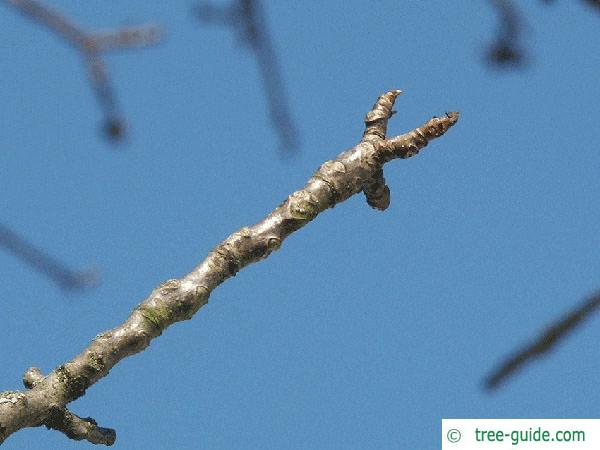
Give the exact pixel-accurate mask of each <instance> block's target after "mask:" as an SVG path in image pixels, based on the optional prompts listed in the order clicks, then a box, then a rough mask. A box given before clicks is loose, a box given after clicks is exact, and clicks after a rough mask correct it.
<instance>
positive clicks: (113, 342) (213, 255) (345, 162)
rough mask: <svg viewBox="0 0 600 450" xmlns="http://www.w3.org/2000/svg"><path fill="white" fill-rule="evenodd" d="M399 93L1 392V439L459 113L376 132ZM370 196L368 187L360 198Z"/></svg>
mask: <svg viewBox="0 0 600 450" xmlns="http://www.w3.org/2000/svg"><path fill="white" fill-rule="evenodd" d="M399 93H400V91H391V92H388V93H386V94H384V95H382V96H381V97H380V98H379V100H378V101H377V103H376V104H375V106H374V108H373V111H372V112H371V113H369V114H368V115H367V118H366V125H367V132H366V133H365V135H364V136H363V138H362V140H361V142H360V143H359V144H358V145H356V146H355V147H353V148H351V149H349V150H347V151H345V152H343V153H341V154H340V155H339V156H338V157H337V158H336V159H334V160H333V161H327V162H325V163H324V164H323V165H322V166H321V167H320V168H319V169H318V170H317V172H316V173H315V174H314V175H313V176H312V177H311V178H310V179H309V180H308V182H307V183H306V185H305V186H304V187H303V188H302V189H300V190H298V191H296V192H294V193H293V194H292V195H290V196H289V197H288V198H287V199H286V200H284V201H283V202H282V203H281V204H280V205H279V206H278V207H277V208H276V209H275V210H274V211H272V212H271V213H270V214H269V215H268V216H267V217H266V218H265V219H263V220H262V221H261V222H259V223H257V224H256V225H253V226H250V227H243V228H241V229H240V230H239V231H237V232H235V233H233V234H232V235H230V236H229V237H228V238H227V239H225V240H224V241H223V242H221V243H220V244H219V245H218V246H217V247H215V248H214V249H213V250H212V251H211V252H210V253H209V255H208V256H207V257H206V259H205V260H204V261H203V262H202V263H201V264H200V265H199V266H198V267H196V268H195V269H194V270H193V271H192V272H190V273H189V274H188V275H186V276H185V277H183V278H181V279H173V280H168V281H166V282H164V283H163V284H161V285H159V286H158V287H157V288H156V289H154V291H152V293H151V294H150V296H149V297H148V298H147V299H146V300H145V301H144V302H143V303H141V304H139V305H138V306H137V308H135V310H134V311H133V312H132V313H131V315H130V316H129V318H128V319H127V320H126V321H125V322H124V323H123V324H121V325H119V326H118V327H116V328H114V329H112V330H110V331H107V332H104V333H101V334H99V335H98V336H96V338H95V339H94V340H93V341H92V343H91V344H90V345H89V346H88V347H87V348H86V349H84V350H83V352H82V353H80V354H79V355H78V356H76V357H75V358H73V359H72V360H71V361H69V362H67V363H65V364H63V365H61V366H59V367H58V368H56V369H55V370H54V371H52V372H51V373H50V374H49V375H48V376H46V377H45V378H41V379H40V376H39V375H40V374H39V371H37V370H35V369H31V370H29V371H28V372H27V373H26V376H25V380H26V384H27V385H31V384H32V383H31V382H32V380H33V386H32V387H31V388H30V389H28V390H25V391H19V392H3V393H0V443H2V442H3V441H4V440H5V439H6V438H7V437H8V436H10V435H11V434H12V433H14V432H16V431H18V430H20V429H22V428H25V427H35V426H40V425H43V424H46V425H48V424H49V421H51V423H52V424H54V422H52V420H53V419H52V417H53V414H54V412H53V411H54V410H56V409H57V408H58V410H59V411H63V409H64V408H66V405H67V404H68V403H70V402H72V401H73V400H75V399H77V398H79V397H81V396H83V395H84V394H85V391H86V389H87V388H89V387H90V386H92V385H93V384H94V383H96V382H97V381H98V380H100V379H101V378H102V377H105V376H106V375H108V373H109V371H110V369H111V368H112V367H113V366H115V364H117V363H118V362H119V361H121V360H122V359H124V358H126V357H128V356H130V355H133V354H136V353H139V352H141V351H142V350H144V349H145V348H146V347H148V345H149V344H150V342H151V340H152V339H154V338H156V337H158V336H160V334H161V333H162V332H163V331H164V330H165V329H167V328H168V327H169V326H170V325H172V324H174V323H175V322H179V321H182V320H187V319H191V318H192V316H193V315H194V314H195V313H196V312H197V311H198V309H199V308H200V307H202V306H204V305H206V304H207V303H208V297H209V295H210V293H211V292H212V291H213V290H214V289H215V288H216V287H217V286H219V285H220V284H221V283H223V282H224V281H225V280H226V279H228V278H230V277H232V276H234V275H235V274H236V273H237V272H238V271H240V270H241V269H243V268H244V267H246V266H247V265H249V264H251V263H254V262H258V261H260V260H261V259H264V258H266V257H267V256H269V254H270V253H271V252H273V251H274V250H277V249H279V248H280V246H281V244H282V243H283V241H284V240H285V239H286V238H287V237H288V236H289V235H290V234H292V233H293V232H294V231H296V230H298V229H300V228H302V227H303V226H304V225H306V224H308V223H309V222H310V221H312V220H313V219H315V218H316V217H317V216H318V215H319V214H320V213H321V212H323V211H325V210H327V209H329V208H332V207H334V206H335V205H336V204H338V203H341V202H343V201H344V200H347V199H348V198H349V197H351V196H352V195H354V194H357V193H359V192H361V191H363V190H365V185H366V183H367V182H368V181H369V180H371V179H372V178H373V177H379V174H381V171H382V168H383V166H384V164H385V163H387V162H389V161H391V160H392V159H396V158H409V157H411V156H414V155H416V154H417V153H418V152H419V150H420V149H422V148H423V147H425V146H426V145H427V144H428V143H429V141H430V140H431V139H434V138H437V137H439V136H441V135H443V134H444V133H445V132H446V131H448V129H449V128H450V127H451V126H453V125H454V124H455V123H456V122H457V121H458V116H459V115H458V113H448V114H446V115H444V116H442V117H434V118H433V119H431V120H429V121H427V122H426V123H425V124H424V125H422V126H421V127H418V128H416V129H415V130H413V131H411V132H409V133H407V134H404V135H401V136H397V137H393V138H390V139H386V138H385V135H382V134H383V133H385V129H386V125H387V121H388V119H389V117H390V116H391V115H392V106H393V103H394V100H395V99H396V97H397V96H398V94H399ZM369 195H370V194H369V193H368V192H367V198H369ZM36 380H37V382H36ZM57 428H59V427H57ZM61 431H64V430H61ZM67 435H68V434H67Z"/></svg>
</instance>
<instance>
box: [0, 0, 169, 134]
mask: <svg viewBox="0 0 600 450" xmlns="http://www.w3.org/2000/svg"><path fill="white" fill-rule="evenodd" d="M4 1H5V2H6V3H8V4H9V5H11V6H13V7H14V8H16V9H17V10H19V11H20V12H21V13H22V14H23V15H25V16H26V17H28V18H30V19H32V20H34V21H35V22H37V23H40V24H42V25H45V26H46V27H47V28H49V29H50V30H51V31H53V32H54V33H56V34H57V35H58V36H59V37H61V38H62V39H63V40H65V41H66V42H67V43H68V44H70V45H72V46H73V47H74V48H75V49H76V50H77V51H78V52H79V53H80V54H81V56H82V58H83V60H84V62H85V65H86V67H87V69H88V74H89V78H90V82H91V84H92V88H93V90H94V94H95V95H96V97H97V99H98V103H99V104H100V107H101V108H102V112H103V114H104V117H105V124H104V129H105V132H106V135H107V136H108V137H109V138H111V139H120V138H122V137H123V135H124V133H125V121H124V120H123V118H122V113H121V112H120V108H119V106H118V102H117V100H116V97H115V94H114V89H113V87H112V84H111V82H110V78H109V76H108V72H107V70H106V65H105V63H104V60H103V59H102V54H103V53H106V52H107V51H110V50H123V49H129V48H139V47H146V46H149V45H154V44H156V43H157V42H158V41H159V40H160V39H161V37H162V32H161V30H160V29H159V28H158V27H157V26H155V25H145V26H139V27H128V28H123V29H120V30H114V31H102V32H94V31H86V30H84V29H83V28H81V27H80V26H79V25H77V24H75V23H73V22H71V21H70V20H69V19H67V18H66V17H64V16H63V15H62V14H60V13H59V12H57V11H54V10H53V9H51V8H48V7H47V6H45V5H43V4H42V3H41V2H38V1H36V0H4Z"/></svg>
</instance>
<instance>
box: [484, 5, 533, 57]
mask: <svg viewBox="0 0 600 450" xmlns="http://www.w3.org/2000/svg"><path fill="white" fill-rule="evenodd" d="M490 2H491V3H492V6H493V7H494V8H495V9H496V11H497V13H498V20H499V27H498V32H497V35H496V40H495V41H494V43H493V44H492V45H491V46H490V49H489V52H488V55H487V59H488V61H489V62H490V63H492V64H494V65H497V66H499V67H517V66H522V65H523V63H524V52H523V49H522V48H521V43H520V41H521V35H522V29H523V23H522V19H521V16H520V14H519V12H518V11H517V7H516V6H515V5H514V3H513V2H512V0H490Z"/></svg>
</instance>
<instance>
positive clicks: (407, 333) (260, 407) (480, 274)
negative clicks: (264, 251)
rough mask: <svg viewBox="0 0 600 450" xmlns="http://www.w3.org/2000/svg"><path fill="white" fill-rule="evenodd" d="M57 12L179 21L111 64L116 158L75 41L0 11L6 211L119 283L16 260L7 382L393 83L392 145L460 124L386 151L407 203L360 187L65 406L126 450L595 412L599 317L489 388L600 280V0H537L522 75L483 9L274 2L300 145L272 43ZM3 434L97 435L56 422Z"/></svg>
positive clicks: (6, 324) (301, 169) (294, 175)
mask: <svg viewBox="0 0 600 450" xmlns="http://www.w3.org/2000/svg"><path fill="white" fill-rule="evenodd" d="M48 3H49V4H52V5H53V6H55V7H57V8H59V9H60V10H62V11H63V12H64V13H65V14H67V15H69V16H70V17H72V18H74V19H75V20H78V21H79V22H80V23H82V24H84V25H86V26H88V27H93V28H111V27H114V26H120V25H128V24H129V25H131V24H137V23H142V22H148V21H152V22H157V23H159V24H162V25H163V26H164V27H165V28H166V30H167V33H168V34H167V39H166V41H165V42H164V44H162V45H160V46H159V47H157V48H154V49H147V50H139V51H133V52H125V53H120V54H115V55H111V56H109V57H107V62H108V65H109V70H110V72H111V74H112V77H113V81H114V84H115V86H116V89H117V92H118V95H119V100H120V103H121V105H122V107H123V109H124V111H125V113H126V115H127V118H128V120H129V122H130V126H131V135H130V138H129V142H128V144H127V145H125V146H121V147H117V148H115V147H113V146H111V145H108V144H107V143H106V141H104V140H103V139H101V138H100V137H99V130H98V128H99V124H100V121H101V114H100V112H99V109H98V107H97V104H96V102H95V99H94V97H93V95H92V92H91V90H90V88H89V85H88V82H87V79H86V74H85V71H84V68H83V66H82V64H81V61H80V59H79V57H78V55H77V54H76V53H75V52H74V51H73V50H72V49H71V48H70V47H68V46H67V45H65V44H64V43H63V42H61V41H60V40H59V39H57V38H56V37H55V36H54V35H52V34H50V33H48V32H47V31H46V30H45V29H43V28H41V27H39V26H36V25H34V24H32V23H31V22H29V21H28V20H26V19H24V18H22V17H21V16H20V15H18V14H16V13H15V12H14V11H12V10H11V9H10V8H8V7H6V6H4V5H3V6H2V8H0V30H2V31H1V33H0V34H1V36H2V38H1V39H0V68H1V74H2V82H1V83H0V98H1V99H2V100H1V102H0V123H1V125H0V130H1V132H0V146H1V149H2V151H0V192H2V195H1V197H0V198H1V199H0V211H1V214H0V221H1V222H2V223H4V224H6V225H9V226H11V227H12V228H14V229H16V230H18V231H19V232H20V233H21V234H22V235H23V236H25V237H27V239H28V240H30V241H31V242H33V243H36V244H37V245H39V246H42V247H43V248H44V249H46V250H47V251H48V252H50V253H52V254H54V255H56V256H57V257H60V258H61V259H62V260H64V261H66V262H68V263H69V264H70V265H71V266H72V267H75V268H82V267H97V268H98V269H99V270H100V271H101V273H102V283H101V285H100V286H99V287H97V288H96V289H93V290H89V291H85V292H82V293H65V292H63V291H61V290H60V289H58V288H57V287H56V286H55V285H54V284H52V283H51V282H49V281H48V280H47V279H46V278H44V277H42V276H40V275H39V274H38V273H36V272H34V271H32V270H30V269H29V268H28V267H27V266H25V265H24V264H23V263H21V262H20V261H19V260H17V259H15V258H14V257H13V256H11V255H10V254H8V253H6V252H4V251H0V265H1V279H2V283H0V298H2V299H3V300H2V304H3V311H2V319H3V320H2V327H0V341H1V342H2V347H1V355H2V361H3V362H2V364H0V390H6V389H20V388H21V382H20V380H21V377H22V374H23V372H24V370H25V369H27V368H28V367H30V366H38V367H40V368H41V369H42V371H44V372H45V373H47V372H48V371H50V370H52V369H53V368H54V367H56V366H57V365H59V364H61V363H63V362H65V361H66V360H68V359H70V358H71V357H73V356H74V355H75V354H77V353H79V352H80V351H81V350H82V349H83V348H84V347H85V346H87V344H88V343H89V341H90V340H91V339H92V338H93V337H94V336H95V335H96V334H97V333H99V332H101V331H104V330H106V329H109V328H112V327H114V326H116V325H117V324H119V323H121V322H122V321H123V320H124V319H125V318H126V317H127V316H128V314H129V312H130V311H131V310H132V308H134V307H135V305H136V304H138V303H139V302H140V301H142V300H143V299H144V298H145V297H146V296H147V294H148V293H149V292H150V291H151V290H152V289H153V287H155V286H156V285H157V284H158V283H160V282H162V281H164V280H166V279H168V278H174V277H180V276H182V275H184V274H186V273H187V272H188V271H190V270H191V269H192V268H193V267H194V266H195V265H196V264H198V263H200V262H201V261H202V260H203V259H204V257H205V255H206V254H207V253H208V252H209V251H210V249H211V248H212V247H214V246H215V245H216V244H218V243H219V242H220V241H221V240H222V239H223V238H225V237H226V236H227V235H228V234H230V233H231V232H233V231H236V230H237V229H239V228H240V227H241V226H244V225H248V224H252V223H255V222H257V221H258V220H260V219H261V218H262V217H264V215H266V214H267V213H268V212H270V211H271V210H272V209H273V208H274V207H275V206H276V205H277V204H279V202H280V201H282V200H283V199H284V198H285V197H286V196H287V195H289V194H290V193H291V192H293V191H294V190H296V189H297V188H299V187H301V186H302V185H303V184H304V182H305V181H306V180H307V179H308V177H309V176H310V175H311V174H312V173H313V171H314V170H315V169H316V168H317V167H318V166H319V165H320V164H321V163H322V162H324V161H325V160H327V159H331V158H333V157H335V156H336V155H337V154H338V153H339V152H341V151H342V150H344V149H346V148H348V147H350V146H353V145H355V144H356V143H357V142H358V140H359V139H360V136H361V133H362V130H363V123H362V120H363V117H364V114H365V113H366V112H367V111H368V109H369V108H370V107H371V105H372V104H373V102H374V100H375V99H376V97H377V96H378V95H379V94H380V93H382V92H383V91H385V90H389V89H392V88H400V89H403V90H404V92H405V94H404V95H403V96H402V97H400V98H399V100H398V103H397V109H398V114H397V115H396V116H394V118H393V119H392V121H391V123H390V133H392V134H399V133H401V132H404V131H407V130H409V129H412V128H414V127H415V126H417V125H419V124H421V123H422V122H423V121H424V120H426V119H428V118H429V117H431V116H432V115H440V114H442V113H444V112H445V111H450V110H459V111H461V113H462V116H461V119H460V122H459V123H458V125H457V126H456V127H455V128H453V129H452V130H451V131H450V132H449V133H448V134H447V135H446V136H444V137H443V138H442V139H440V140H438V141H435V142H434V143H432V144H431V146H430V147H428V148H427V149H426V150H424V151H423V152H422V153H421V154H420V155H419V156H418V157H416V158H413V159H410V160H406V161H395V162H392V163H390V164H389V165H387V166H386V171H385V175H386V179H387V181H388V184H389V186H390V188H391V191H392V204H391V207H390V208H389V210H388V211H386V212H385V213H380V212H377V211H374V210H372V209H371V208H369V207H368V206H367V205H366V203H365V201H364V198H363V197H362V196H355V197H354V198H352V199H351V200H349V201H348V202H346V203H344V204H342V205H339V206H338V207H336V208H335V209H334V210H330V211H328V212H326V213H324V214H322V215H321V216H320V217H319V218H318V219H317V220H316V221H315V222H313V223H311V224H310V225H309V226H307V227H305V228H303V229H302V230H300V231H299V232H298V233H296V234H294V235H293V236H292V237H291V238H290V239H289V240H287V241H286V242H285V243H284V245H283V247H282V249H281V250H280V251H279V252H277V253H275V254H273V255H272V256H271V257H270V258H269V259H268V260H266V261H263V262H261V263H260V264H257V265H254V266H251V267H249V268H247V269H245V270H243V271H242V272H241V273H240V274H239V275H238V276H237V277H235V278H234V279H231V280H229V281H228V282H226V283H225V284H224V285H223V286H221V287H220V288H219V289H217V290H216V291H215V292H213V294H212V296H211V298H210V303H209V305H208V306H207V307H205V308H202V309H201V310H200V312H199V313H198V314H197V315H196V316H195V317H194V318H193V320H191V321H188V322H185V323H180V324H176V325H174V326H173V327H172V328H170V329H168V330H167V331H166V332H165V333H164V334H163V336H161V337H160V338H158V339H157V340H155V341H153V343H152V345H151V346H150V348H149V349H147V350H146V351H144V352H143V353H141V354H139V355H136V356H134V357H131V358H128V359H126V360H124V361H123V362H122V363H120V364H119V365H118V366H116V367H115V368H114V369H113V370H112V372H111V373H110V375H109V376H108V377H107V378H105V379H103V380H101V381H100V382H99V383H98V384H96V385H94V386H93V387H92V388H91V389H89V391H88V393H87V395H86V396H85V397H83V398H82V399H80V400H78V401H76V402H74V403H72V404H71V405H70V407H71V408H72V410H73V411H74V412H76V413H78V414H79V415H81V416H83V417H86V416H91V417H94V418H95V419H96V420H97V421H98V422H99V424H100V425H103V426H107V427H113V428H115V429H116V430H117V442H116V444H115V447H114V448H117V449H141V448H144V449H165V448H177V449H196V448H206V449H263V450H264V449H283V448H290V449H308V448H311V449H350V448H352V449H358V448H360V449H367V448H368V449H371V448H378V449H379V448H381V449H394V448H422V449H427V448H437V447H438V446H439V443H440V429H441V419H442V418H443V417H465V418H487V417H572V418H579V417H597V416H598V405H599V404H600V390H599V389H598V377H597V374H598V373H599V372H600V358H599V354H598V342H599V341H600V317H595V318H594V319H592V320H590V321H589V322H587V323H586V325H585V326H584V327H583V328H582V329H581V330H579V331H578V332H577V333H575V334H574V335H572V336H571V337H569V339H567V340H566V341H565V342H564V343H563V345H561V346H560V347H559V348H558V350H557V351H556V352H554V353H553V354H552V355H551V357H549V358H546V359H544V360H542V361H539V362H538V363H536V364H533V365H532V366H530V367H528V369H527V370H525V371H524V372H523V373H522V374H520V375H519V376H518V377H516V378H515V379H514V380H512V381H511V382H510V383H509V384H507V385H506V387H505V388H504V389H502V390H501V391H499V392H497V393H495V394H493V395H490V394H487V393H486V392H484V391H483V390H482V387H481V383H482V380H483V378H484V377H485V375H486V374H487V373H488V372H489V371H490V370H491V369H492V368H493V367H494V366H495V364H496V363H497V362H498V361H499V360H500V359H502V358H503V357H504V356H506V355H507V353H510V352H511V351H512V350H513V349H514V348H515V347H516V346H518V345H519V344H522V343H524V342H527V341H528V340H529V339H530V338H532V337H533V336H535V335H536V334H537V333H538V332H539V331H540V330H542V329H543V328H544V326H545V325H546V324H548V323H549V322H550V321H552V320H553V319H555V318H556V317H558V316H560V315H561V314H562V313H564V312H565V311H566V310H568V309H569V308H570V307H571V306H572V305H574V304H576V303H578V302H580V301H581V300H582V299H583V298H584V297H585V296H586V295H588V294H590V293H591V292H593V291H594V290H596V289H598V288H600V251H598V248H599V245H600V233H599V224H600V199H599V196H598V193H599V192H600V176H599V173H600V152H599V146H598V142H600V127H599V126H598V104H599V100H600V83H599V81H598V80H599V78H598V76H599V74H600V36H599V34H598V30H599V29H600V14H597V13H594V11H592V10H590V9H588V8H586V7H585V6H584V4H583V2H574V1H558V2H555V4H554V5H552V6H544V5H543V4H542V2H519V3H527V5H525V4H524V5H523V8H524V12H525V13H526V18H527V21H528V29H527V34H526V35H525V43H526V45H527V46H528V49H529V51H530V54H531V56H532V60H531V62H530V64H529V66H528V68H527V69H525V70H521V71H516V72H510V73H502V72H497V71H494V70H491V69H490V68H489V67H488V66H486V65H485V64H484V63H483V61H482V54H483V52H484V50H485V48H486V45H487V43H488V42H489V41H490V40H491V39H492V37H493V35H494V33H495V31H496V17H495V14H494V12H493V11H492V10H491V8H489V6H488V3H487V2H484V1H480V2H467V1H465V2H447V1H427V2H423V1H406V2H399V1H391V0H389V1H383V0H380V1H375V2H365V1H341V0H333V1H327V2H322V1H319V2H317V1H307V2H269V4H268V5H266V9H267V13H268V19H269V26H270V29H271V32H272V35H273V38H274V40H275V44H276V47H277V51H278V52H279V55H280V62H281V64H282V69H283V72H284V75H285V81H286V84H287V90H288V94H289V99H290V103H291V108H292V114H293V116H294V118H295V119H296V122H297V126H298V129H299V131H300V134H301V140H302V143H301V148H300V154H299V155H298V157H296V158H295V159H292V160H287V161H282V160H281V159H280V158H279V157H278V138H277V135H276V134H275V133H274V131H273V129H272V128H271V126H270V121H269V118H268V116H267V106H266V103H265V96H264V93H263V89H262V85H261V84H260V78H259V71H258V69H257V66H256V62H255V59H254V58H253V56H252V54H251V53H249V52H246V51H245V50H244V48H243V46H241V45H240V43H239V41H238V40H237V37H236V36H235V35H234V34H233V33H231V32H230V30H228V29H223V28H218V27H206V26H201V25H199V24H198V23H197V22H196V21H195V20H194V18H193V17H192V16H191V14H190V8H191V5H192V4H193V3H192V2H190V1H185V2H184V1H181V2H180V1H173V2H148V1H142V0H136V1H128V2H116V1H110V2H107V1H98V0H95V1H86V2H80V1H75V0H70V1H67V0H62V1H58V0H55V1H52V2H50V0H48ZM5 447H6V448H7V449H25V448H27V449H33V448H46V449H71V448H85V447H88V448H89V447H91V445H90V444H87V443H82V442H79V443H78V442H73V441H70V440H68V439H67V438H65V437H64V436H63V435H62V434H59V433H57V432H53V431H47V430H45V429H44V428H36V429H31V430H23V431H21V432H19V433H17V434H15V435H13V436H12V437H11V438H9V440H8V441H7V442H6V444H5Z"/></svg>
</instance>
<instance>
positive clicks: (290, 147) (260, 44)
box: [194, 0, 298, 152]
mask: <svg viewBox="0 0 600 450" xmlns="http://www.w3.org/2000/svg"><path fill="white" fill-rule="evenodd" d="M232 1H233V3H232V4H231V5H229V6H226V7H219V6H215V5H213V4H212V3H201V4H199V5H197V6H196V7H195V8H194V12H195V14H196V16H197V17H198V18H199V19H200V20H201V21H203V22H206V23H213V24H218V25H225V26H230V27H232V28H234V29H235V31H237V32H238V33H239V36H240V40H241V41H242V42H244V43H245V44H247V45H248V46H249V47H250V48H251V49H252V50H254V53H255V54H256V58H257V60H258V67H259V69H260V73H261V76H262V81H263V85H264V89H265V94H266V96H267V102H268V106H269V112H270V115H271V121H272V123H273V127H274V128H275V130H276V131H277V133H278V134H279V140H280V144H281V148H282V149H283V150H284V151H287V152H290V151H295V150H297V148H298V132H297V131H296V126H295V124H294V121H293V120H292V116H291V113H290V108H289V104H288V100H287V98H288V97H287V94H286V90H285V86H284V83H283V77H282V75H281V69H280V67H279V60H278V58H277V53H276V52H275V49H274V48H273V42H272V39H271V36H270V34H269V29H268V26H267V21H266V18H265V14H264V11H263V8H262V5H261V2H260V0H232Z"/></svg>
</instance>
